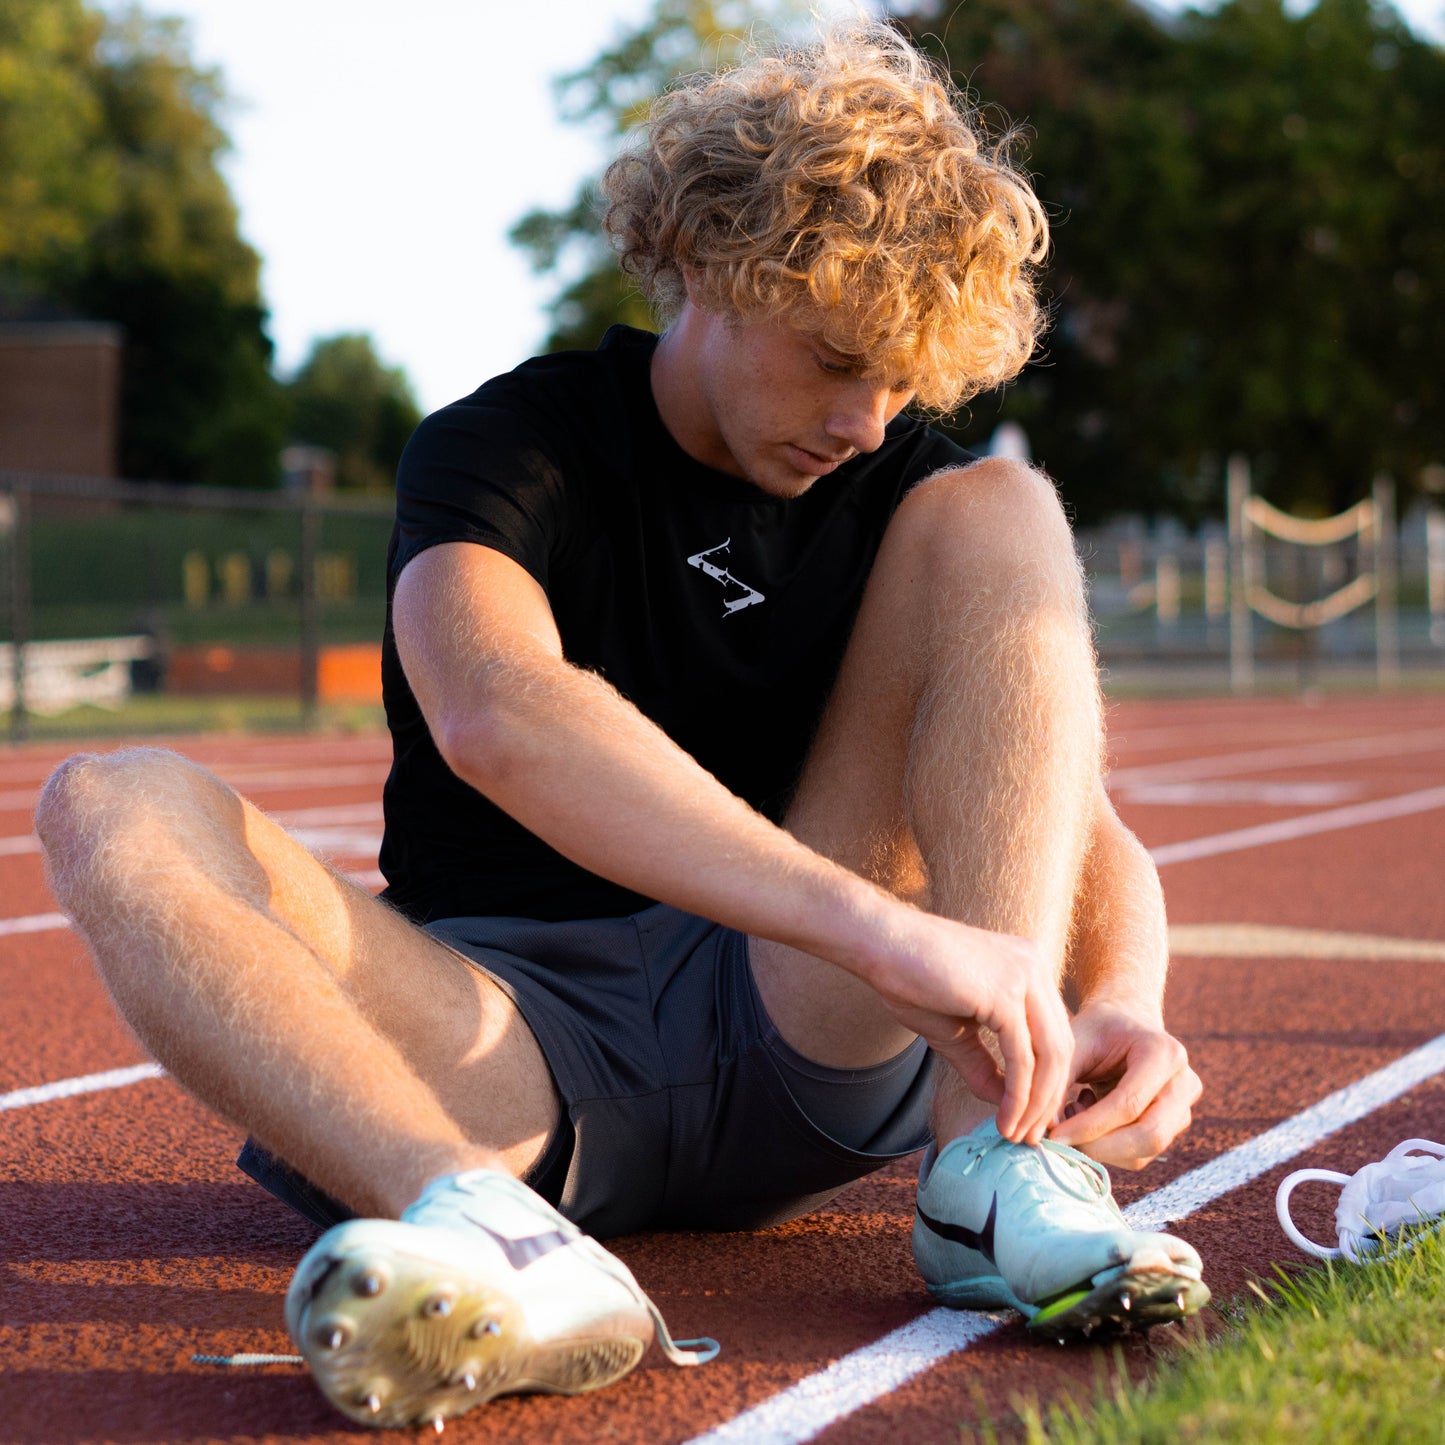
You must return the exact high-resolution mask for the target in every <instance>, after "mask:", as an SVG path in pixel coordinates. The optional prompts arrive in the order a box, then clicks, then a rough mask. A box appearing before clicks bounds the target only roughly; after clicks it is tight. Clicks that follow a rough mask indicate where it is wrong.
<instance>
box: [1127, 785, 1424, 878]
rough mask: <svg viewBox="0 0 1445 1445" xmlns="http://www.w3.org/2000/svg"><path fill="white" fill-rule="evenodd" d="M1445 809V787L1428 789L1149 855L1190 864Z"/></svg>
mask: <svg viewBox="0 0 1445 1445" xmlns="http://www.w3.org/2000/svg"><path fill="white" fill-rule="evenodd" d="M1435 808H1445V788H1425V789H1424V790H1423V791H1421V792H1418V793H1401V794H1400V795H1399V796H1397V797H1394V798H1376V799H1375V800H1374V801H1373V802H1370V803H1352V804H1351V805H1350V806H1349V807H1347V808H1331V809H1329V810H1328V811H1327V812H1324V813H1306V814H1305V815H1304V816H1303V817H1300V818H1280V819H1279V820H1278V821H1277V822H1274V823H1259V824H1256V825H1255V826H1254V827H1252V828H1236V829H1235V830H1234V831H1233V832H1231V833H1214V834H1211V835H1210V836H1209V837H1207V838H1193V839H1191V840H1190V841H1189V842H1187V843H1165V844H1163V845H1161V846H1160V847H1158V848H1151V849H1150V850H1149V856H1150V857H1151V858H1152V859H1153V860H1154V862H1155V865H1156V866H1157V867H1160V868H1162V867H1164V866H1165V864H1168V863H1189V862H1192V861H1193V860H1194V859H1196V858H1214V857H1217V856H1218V855H1219V854H1220V853H1239V852H1242V851H1243V850H1244V849H1246V848H1260V847H1263V846H1264V845H1265V844H1267V843H1288V842H1291V841H1293V840H1294V839H1296V838H1308V837H1310V836H1311V835H1312V834H1315V833H1333V832H1335V831H1336V830H1337V829H1339V828H1358V827H1360V826H1362V825H1363V824H1365V823H1382V822H1384V821H1385V820H1386V819H1389V818H1403V817H1406V816H1407V815H1408V814H1410V813H1428V812H1431V811H1432V810H1433V809H1435Z"/></svg>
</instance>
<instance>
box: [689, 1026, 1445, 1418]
mask: <svg viewBox="0 0 1445 1445" xmlns="http://www.w3.org/2000/svg"><path fill="white" fill-rule="evenodd" d="M1442 1071H1445V1034H1441V1035H1440V1036H1439V1037H1438V1038H1435V1039H1432V1040H1431V1041H1430V1042H1429V1043H1428V1044H1423V1045H1422V1046H1421V1047H1420V1048H1418V1049H1416V1050H1415V1051H1414V1052H1413V1053H1410V1054H1406V1055H1405V1057H1404V1058H1402V1059H1396V1060H1395V1062H1394V1063H1393V1064H1388V1065H1386V1066H1385V1067H1384V1068H1383V1069H1380V1070H1378V1071H1377V1072H1376V1073H1373V1074H1370V1075H1368V1076H1367V1077H1365V1078H1363V1079H1361V1080H1359V1081H1358V1082H1357V1083H1354V1084H1350V1085H1348V1086H1347V1087H1346V1088H1343V1089H1340V1090H1338V1091H1337V1092H1336V1093H1333V1094H1331V1095H1329V1096H1328V1097H1327V1098H1324V1099H1321V1100H1320V1102H1319V1103H1318V1104H1315V1105H1313V1106H1312V1107H1310V1108H1308V1109H1306V1110H1304V1112H1303V1113H1300V1114H1296V1115H1295V1116H1294V1118H1292V1119H1286V1120H1285V1122H1284V1123H1283V1124H1278V1125H1276V1126H1275V1127H1274V1128H1273V1129H1267V1130H1266V1131H1265V1132H1264V1133H1263V1134H1259V1135H1256V1136H1255V1137H1254V1138H1253V1139H1250V1140H1249V1141H1248V1142H1246V1143H1244V1144H1241V1145H1240V1146H1239V1147H1238V1148H1237V1149H1231V1150H1230V1151H1229V1152H1228V1153H1227V1154H1221V1155H1220V1156H1219V1157H1218V1158H1217V1159H1212V1160H1210V1162H1209V1163H1208V1164H1205V1165H1202V1166H1201V1167H1200V1168H1198V1169H1192V1170H1190V1172H1189V1173H1188V1174H1184V1175H1181V1176H1180V1177H1179V1178H1178V1179H1176V1180H1174V1181H1173V1183H1171V1184H1166V1185H1164V1186H1163V1188H1161V1189H1156V1190H1155V1191H1154V1192H1153V1193H1152V1194H1147V1195H1145V1196H1144V1198H1143V1199H1141V1200H1139V1201H1138V1202H1137V1203H1135V1204H1133V1205H1131V1206H1130V1207H1129V1208H1128V1209H1127V1210H1125V1211H1124V1217H1125V1218H1126V1219H1127V1220H1128V1221H1129V1223H1130V1225H1132V1226H1133V1227H1134V1228H1136V1229H1157V1228H1159V1227H1160V1226H1161V1225H1163V1224H1165V1223H1166V1222H1177V1221H1179V1220H1181V1219H1184V1218H1187V1217H1188V1216H1189V1215H1190V1214H1193V1213H1194V1212H1195V1211H1196V1210H1198V1209H1201V1208H1203V1206H1204V1205H1206V1204H1209V1203H1211V1202H1212V1201H1213V1200H1215V1199H1218V1198H1220V1197H1221V1196H1222V1195H1225V1194H1228V1193H1230V1192H1231V1191H1232V1190H1235V1189H1238V1188H1239V1187H1240V1186H1241V1185H1244V1184H1248V1183H1249V1182H1250V1181H1251V1180H1253V1179H1257V1178H1258V1177H1259V1176H1260V1175H1261V1174H1264V1173H1267V1172H1268V1171H1269V1170H1270V1169H1273V1168H1274V1167H1275V1165H1277V1164H1282V1163H1284V1162H1285V1160H1287V1159H1293V1158H1294V1157H1295V1155H1297V1154H1301V1153H1303V1152H1304V1151H1305V1150H1306V1149H1308V1148H1309V1147H1310V1146H1311V1145H1313V1144H1317V1143H1318V1142H1319V1141H1320V1140H1321V1139H1323V1138H1325V1137H1326V1136H1327V1135H1329V1134H1333V1133H1334V1132H1335V1131H1336V1130H1337V1129H1342V1128H1344V1127H1345V1125H1347V1124H1353V1123H1355V1122H1356V1121H1357V1120H1359V1119H1362V1118H1364V1117H1365V1115H1367V1114H1369V1113H1371V1112H1373V1111H1374V1110H1375V1109H1378V1108H1380V1107H1381V1106H1382V1105H1384V1104H1388V1103H1389V1102H1390V1101H1391V1100H1392V1099H1397V1098H1398V1097H1399V1096H1400V1095H1401V1094H1404V1093H1408V1092H1409V1090H1411V1089H1413V1088H1414V1087H1415V1086H1416V1085H1418V1084H1421V1083H1423V1082H1424V1081H1425V1080H1426V1079H1429V1078H1433V1077H1434V1076H1435V1075H1436V1074H1438V1073H1441V1072H1442ZM1390 1142H1391V1143H1395V1142H1397V1141H1394V1140H1391V1141H1390ZM1380 1152H1381V1156H1382V1157H1383V1155H1384V1152H1385V1151H1384V1149H1383V1148H1382V1149H1381V1151H1380ZM1006 1318H1011V1316H1002V1315H991V1314H980V1313H975V1312H972V1311H967V1310H948V1309H935V1310H930V1311H929V1312H928V1313H927V1314H924V1315H920V1316H919V1317H918V1318H917V1319H916V1320H913V1321H912V1322H911V1323H910V1324H906V1325H903V1326H902V1327H901V1328H899V1329H896V1330H894V1331H893V1332H892V1333H891V1334H887V1335H884V1336H883V1338H882V1339H880V1340H875V1341H874V1342H873V1344H871V1345H865V1346H864V1347H863V1348H862V1349H860V1350H854V1351H853V1353H852V1354H849V1355H844V1356H843V1358H842V1359H840V1360H835V1361H834V1362H833V1363H832V1364H831V1365H829V1366H828V1367H827V1369H825V1370H819V1371H818V1372H817V1374H814V1375H809V1376H808V1377H807V1378H806V1379H803V1380H799V1381H798V1383H797V1384H796V1385H792V1386H790V1387H789V1388H788V1389H786V1390H784V1391H782V1392H781V1393H780V1394H777V1395H774V1396H773V1397H772V1398H771V1399H770V1400H764V1401H763V1403H762V1404H761V1405H755V1406H753V1408H752V1409H751V1410H745V1411H743V1413H742V1414H741V1415H735V1416H734V1417H733V1418H732V1419H731V1420H727V1421H725V1422H724V1423H723V1424H721V1425H718V1426H717V1427H716V1428H714V1429H712V1430H709V1431H707V1432H706V1433H705V1434H702V1435H696V1436H694V1437H693V1438H692V1439H691V1440H689V1441H688V1442H687V1445H804V1442H806V1441H809V1440H812V1439H813V1438H814V1437H815V1436H817V1435H819V1434H821V1433H822V1432H823V1431H824V1430H826V1429H827V1428H828V1427H829V1426H830V1425H835V1424H836V1423H837V1422H838V1421H839V1420H841V1419H843V1418H845V1417H846V1416H848V1415H851V1414H852V1413H853V1412H854V1411H855V1410H859V1409H861V1408H862V1407H863V1406H864V1405H867V1404H870V1403H872V1401H874V1400H877V1399H880V1398H881V1397H882V1396H884V1395H886V1394H888V1393H889V1392H890V1391H892V1390H896V1389H897V1388H898V1387H899V1386H900V1385H904V1384H906V1383H907V1382H908V1381H909V1380H911V1379H913V1378H914V1377H915V1376H917V1375H921V1374H922V1373H923V1372H924V1371H925V1370H928V1369H931V1368H932V1367H933V1366H934V1365H936V1364H937V1363H938V1362H939V1361H940V1360H942V1359H946V1358H947V1357H948V1356H949V1355H955V1354H958V1353H960V1352H961V1351H963V1350H966V1349H968V1348H969V1347H970V1346H972V1345H974V1344H976V1343H977V1342H978V1341H979V1340H981V1339H984V1338H986V1337H987V1336H988V1335H991V1334H993V1332H994V1331H995V1330H997V1329H999V1328H1000V1326H1001V1325H1002V1324H1003V1323H1004V1321H1005V1319H1006Z"/></svg>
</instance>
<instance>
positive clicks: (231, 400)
mask: <svg viewBox="0 0 1445 1445" xmlns="http://www.w3.org/2000/svg"><path fill="white" fill-rule="evenodd" d="M223 105H224V95H223V90H222V87H221V82H220V79H219V77H218V76H217V75H216V74H215V73H214V72H212V71H203V70H199V69H197V68H196V66H195V65H194V64H193V62H192V61H191V58H190V55H189V52H188V49H187V42H186V36H185V31H184V28H183V27H182V26H181V24H180V22H178V21H174V20H157V19H153V18H150V17H148V16H146V15H145V14H143V13H142V12H141V11H140V10H138V9H130V10H127V11H124V12H122V13H120V14H118V15H115V16H113V17H109V18H107V17H106V16H104V15H102V14H101V13H99V12H98V11H97V10H96V9H94V8H92V7H90V6H87V5H85V4H83V3H81V0H6V3H5V7H4V10H3V12H0V294H3V295H5V296H8V298H9V304H10V305H11V306H12V307H16V306H20V307H25V306H29V307H31V308H35V307H36V306H37V305H40V306H46V307H49V308H52V309H57V308H58V309H62V310H65V311H68V312H70V313H72V314H81V315H85V316H88V317H91V318H94V319H98V320H107V321H116V322H119V323H121V325H122V326H123V327H124V328H125V351H124V363H123V366H124V371H123V383H122V402H121V411H122V421H121V465H122V470H123V472H125V474H127V475H130V476H147V477H160V478H168V479H175V480H181V481H204V482H215V483H229V484H234V485H271V484H274V482H275V480H276V476H277V465H278V463H277V454H278V451H279V447H280V443H281V441H282V440H283V437H284V415H285V414H284V407H283V404H282V399H281V396H280V393H279V389H278V387H277V385H276V383H275V381H274V380H273V379H272V376H271V343H270V340H269V338H268V337H267V334H266V329H265V326H266V313H265V311H264V309H263V308H262V305H261V298H260V289H259V274H260V259H259V257H258V256H257V255H256V253H255V251H253V250H252V249H251V247H250V246H248V245H247V244H246V243H245V241H244V240H242V238H241V236H240V235H239V231H238V218H237V213H236V206H235V203H234V201H233V200H232V197H231V195H230V191H229V189H228V187H227V185H226V182H225V179H224V178H223V177H222V175H221V173H220V171H219V169H218V168H217V161H218V158H219V156H220V155H221V154H222V153H223V152H224V151H225V149H226V147H227V145H228V140H227V137H226V134H225V131H224V129H223V127H222V124H221V120H220V114H221V111H222V109H223Z"/></svg>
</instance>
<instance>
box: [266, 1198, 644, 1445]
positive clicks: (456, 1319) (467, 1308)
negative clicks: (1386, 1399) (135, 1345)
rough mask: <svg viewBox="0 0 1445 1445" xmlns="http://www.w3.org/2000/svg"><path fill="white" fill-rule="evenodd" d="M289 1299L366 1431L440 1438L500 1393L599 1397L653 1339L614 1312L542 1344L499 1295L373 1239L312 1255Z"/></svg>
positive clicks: (346, 1407)
mask: <svg viewBox="0 0 1445 1445" xmlns="http://www.w3.org/2000/svg"><path fill="white" fill-rule="evenodd" d="M370 1223H371V1222H370V1221H368V1224H370ZM292 1293H294V1294H295V1295H296V1300H295V1301H294V1302H293V1301H292V1300H289V1299H288V1309H287V1317H288V1323H290V1325H291V1331H292V1335H293V1337H294V1338H295V1340H296V1344H297V1347H298V1348H299V1349H300V1351H301V1354H302V1355H303V1356H304V1358H305V1360H306V1363H307V1364H308V1365H309V1366H310V1367H311V1372H312V1374H313V1376H314V1377H315V1379H316V1383H317V1385H318V1386H319V1387H320V1389H321V1390H322V1392H323V1393H324V1394H325V1395H326V1397H327V1399H328V1400H330V1401H331V1403H332V1404H333V1405H335V1406H336V1408H337V1409H338V1410H340V1411H341V1412H342V1413H343V1414H344V1415H347V1416H349V1417H350V1418H351V1419H353V1420H355V1421H358V1422H359V1423H360V1424H363V1425H375V1426H399V1425H400V1426H405V1425H427V1424H434V1425H437V1426H438V1428H440V1424H441V1422H442V1421H444V1420H447V1419H450V1418H452V1417H453V1416H456V1415H460V1414H462V1413H463V1412H464V1411H467V1410H470V1409H472V1408H474V1407H475V1406H477V1405H480V1404H482V1403H484V1402H485V1401H487V1400H490V1399H492V1398H494V1397H495V1396H497V1395H503V1394H512V1393H516V1392H522V1391H537V1392H543V1393H548V1394H561V1395H575V1394H580V1393H582V1392H583V1391H586V1390H598V1389H601V1388H602V1387H603V1386H605V1385H610V1384H612V1383H613V1382H614V1381H616V1380H619V1379H621V1378H622V1377H623V1376H624V1375H626V1374H627V1373H628V1371H630V1370H631V1369H632V1368H633V1367H634V1366H635V1365H636V1364H637V1362H638V1361H639V1360H640V1359H641V1358H642V1356H643V1355H644V1353H646V1350H647V1346H648V1344H649V1343H650V1342H651V1339H652V1333H653V1332H652V1322H651V1320H650V1319H649V1318H648V1317H647V1314H646V1312H645V1311H643V1310H641V1309H639V1310H637V1311H636V1313H635V1315H634V1314H633V1312H630V1311H627V1310H618V1311H617V1312H616V1314H615V1315H614V1316H612V1317H609V1318H608V1319H606V1320H605V1321H601V1322H594V1323H593V1324H592V1325H591V1327H590V1330H591V1332H590V1333H588V1332H586V1328H585V1327H584V1331H583V1332H582V1333H579V1334H577V1335H574V1336H571V1337H569V1338H567V1339H565V1340H560V1341H547V1342H545V1343H539V1342H538V1341H537V1340H535V1339H534V1338H533V1336H532V1334H531V1331H530V1330H529V1329H528V1327H527V1323H526V1319H525V1317H524V1315H523V1313H522V1310H521V1308H520V1306H518V1305H517V1303H516V1302H515V1301H514V1300H513V1299H512V1298H511V1297H510V1296H509V1295H507V1294H506V1293H505V1292H503V1291H502V1290H499V1289H497V1288H496V1287H495V1286H494V1285H490V1284H484V1283H481V1282H478V1281H473V1280H468V1279H466V1278H465V1277H464V1276H463V1275H462V1274H461V1272H459V1271H456V1270H451V1269H448V1267H447V1266H446V1265H445V1264H444V1263H439V1262H438V1261H437V1260H436V1259H434V1258H431V1257H428V1256H425V1255H421V1254H416V1253H413V1252H411V1251H409V1250H406V1249H404V1248H398V1247H396V1246H395V1245H389V1246H388V1245H387V1244H385V1243H381V1242H378V1241H376V1240H375V1239H373V1240H370V1241H367V1240H362V1241H359V1242H357V1243H356V1244H355V1245H354V1246H348V1245H347V1244H346V1243H345V1242H344V1241H341V1242H338V1245H337V1246H336V1247H334V1248H329V1249H327V1250H326V1251H325V1252H324V1253H321V1254H319V1255H316V1257H315V1258H311V1257H309V1256H308V1258H307V1260H305V1261H303V1264H302V1267H301V1269H299V1270H298V1271H297V1276H296V1281H295V1283H293V1285H292Z"/></svg>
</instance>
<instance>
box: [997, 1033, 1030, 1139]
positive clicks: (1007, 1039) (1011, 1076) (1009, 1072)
mask: <svg viewBox="0 0 1445 1445" xmlns="http://www.w3.org/2000/svg"><path fill="white" fill-rule="evenodd" d="M997 1034H998V1047H999V1052H1000V1053H1001V1054H1002V1055H1003V1099H1002V1102H1001V1103H1000V1104H999V1108H998V1120H997V1122H998V1132H999V1133H1000V1134H1002V1135H1003V1136H1004V1138H1005V1139H1012V1140H1014V1141H1015V1142H1017V1141H1018V1140H1020V1139H1022V1138H1023V1137H1024V1132H1025V1131H1024V1127H1023V1125H1024V1120H1025V1119H1027V1120H1028V1122H1029V1123H1030V1124H1032V1123H1033V1122H1034V1120H1033V1112H1034V1111H1033V1108H1032V1107H1031V1106H1033V1104H1034V1100H1033V1083H1034V1047H1033V1040H1032V1039H1031V1038H1030V1037H1029V1030H1028V1027H1027V1025H1026V1024H1025V1022H1024V1020H1023V1019H1019V1020H1018V1021H1017V1022H1015V1023H1012V1024H1010V1025H1009V1026H1008V1027H1006V1028H1004V1027H1001V1028H999V1029H998V1030H997Z"/></svg>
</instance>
